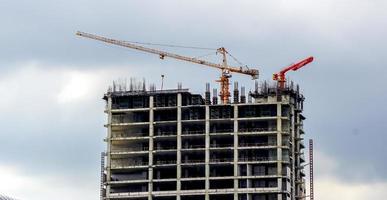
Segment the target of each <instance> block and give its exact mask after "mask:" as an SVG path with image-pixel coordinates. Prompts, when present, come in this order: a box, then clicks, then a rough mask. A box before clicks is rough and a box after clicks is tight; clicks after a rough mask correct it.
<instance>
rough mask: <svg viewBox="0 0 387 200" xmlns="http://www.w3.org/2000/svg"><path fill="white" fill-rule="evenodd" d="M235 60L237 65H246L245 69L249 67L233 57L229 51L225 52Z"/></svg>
mask: <svg viewBox="0 0 387 200" xmlns="http://www.w3.org/2000/svg"><path fill="white" fill-rule="evenodd" d="M226 53H227V54H228V55H229V56H230V57H231V58H232V59H233V60H234V61H235V62H237V63H238V64H239V65H241V66H243V67H246V68H247V69H249V67H247V65H245V64H243V63H242V62H241V61H239V60H238V59H237V58H236V57H234V56H233V55H231V54H230V53H229V52H226Z"/></svg>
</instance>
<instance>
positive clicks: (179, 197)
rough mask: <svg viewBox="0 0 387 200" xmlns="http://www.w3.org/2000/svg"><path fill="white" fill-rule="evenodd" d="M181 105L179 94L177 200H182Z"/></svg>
mask: <svg viewBox="0 0 387 200" xmlns="http://www.w3.org/2000/svg"><path fill="white" fill-rule="evenodd" d="M181 104H182V98H181V93H177V138H176V139H177V153H176V154H177V158H176V163H177V166H176V168H177V174H176V179H177V182H176V192H177V195H176V200H180V199H181V196H180V192H181V146H182V142H181Z"/></svg>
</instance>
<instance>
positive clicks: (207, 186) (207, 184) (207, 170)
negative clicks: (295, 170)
mask: <svg viewBox="0 0 387 200" xmlns="http://www.w3.org/2000/svg"><path fill="white" fill-rule="evenodd" d="M205 117H206V118H205V120H206V122H205V123H206V124H205V126H206V130H205V131H206V132H205V137H206V141H205V142H206V144H205V148H206V152H205V164H206V165H205V176H206V180H205V181H206V182H205V200H209V199H210V195H209V194H208V190H209V189H210V164H209V163H210V107H209V106H208V105H207V106H206V116H205Z"/></svg>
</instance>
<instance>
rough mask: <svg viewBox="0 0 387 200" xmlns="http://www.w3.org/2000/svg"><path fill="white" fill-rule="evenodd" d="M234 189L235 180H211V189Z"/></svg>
mask: <svg viewBox="0 0 387 200" xmlns="http://www.w3.org/2000/svg"><path fill="white" fill-rule="evenodd" d="M227 188H234V180H233V179H223V180H210V189H227Z"/></svg>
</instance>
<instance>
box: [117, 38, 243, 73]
mask: <svg viewBox="0 0 387 200" xmlns="http://www.w3.org/2000/svg"><path fill="white" fill-rule="evenodd" d="M124 42H128V43H135V44H141V45H151V46H163V47H172V48H184V49H197V50H215V51H216V50H217V49H216V48H209V47H195V46H183V45H172V44H160V43H150V42H136V41H128V40H125V41H124ZM226 53H227V54H228V55H229V56H230V57H231V58H232V59H233V60H234V61H235V62H237V63H238V64H239V65H241V66H243V67H246V68H247V69H249V67H247V65H245V64H243V63H242V62H241V61H239V60H238V59H237V58H236V57H235V56H233V55H231V54H230V53H229V52H226ZM213 54H216V52H215V53H209V54H205V55H202V56H197V57H194V58H196V59H198V58H202V57H206V56H210V55H213Z"/></svg>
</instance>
